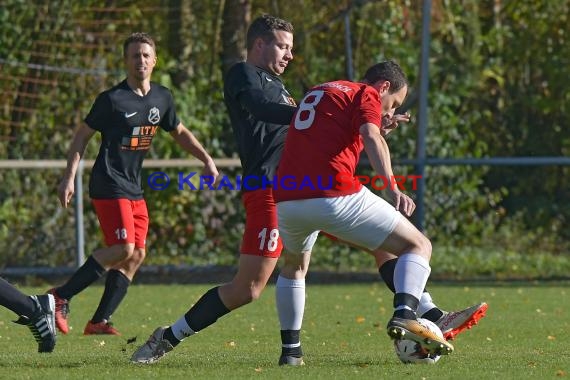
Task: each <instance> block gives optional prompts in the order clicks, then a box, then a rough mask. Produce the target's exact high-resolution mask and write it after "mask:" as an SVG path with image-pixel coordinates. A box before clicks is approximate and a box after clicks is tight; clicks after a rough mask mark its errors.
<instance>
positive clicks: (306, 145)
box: [273, 81, 382, 202]
mask: <svg viewBox="0 0 570 380" xmlns="http://www.w3.org/2000/svg"><path fill="white" fill-rule="evenodd" d="M381 110H382V107H381V103H380V95H379V94H378V91H376V90H375V89H374V88H373V87H371V86H369V85H366V84H364V83H354V82H349V81H336V82H328V83H324V84H321V85H318V86H316V87H313V88H312V89H311V90H310V91H309V92H308V93H307V94H306V95H305V97H304V98H303V100H302V101H301V103H300V104H299V107H298V109H297V112H296V113H295V116H294V118H293V121H291V125H290V128H289V132H288V133H287V138H286V140H285V148H284V151H283V155H282V156H281V161H280V163H279V168H278V170H277V184H276V186H274V191H273V192H274V196H275V200H276V201H277V202H280V201H288V200H294V199H308V198H323V197H338V196H343V195H349V194H353V193H356V192H358V191H359V190H360V189H361V188H362V185H361V184H360V183H357V182H355V180H354V174H355V170H356V165H357V163H358V160H359V159H360V152H362V149H363V148H364V145H363V143H362V137H361V136H360V126H362V125H363V124H366V123H372V124H376V125H377V126H378V128H380V127H381V125H382V123H381V120H382V116H381V113H382V111H381ZM349 181H350V182H352V183H351V184H350V185H349V186H347V184H348V182H349Z"/></svg>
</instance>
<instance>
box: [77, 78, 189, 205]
mask: <svg viewBox="0 0 570 380" xmlns="http://www.w3.org/2000/svg"><path fill="white" fill-rule="evenodd" d="M85 123H87V125H88V126H89V127H90V128H93V129H95V130H97V131H99V132H101V136H102V141H101V147H100V149H99V154H98V155H97V159H96V160H95V165H93V172H92V173H91V178H90V181H89V196H90V197H91V198H93V199H116V198H127V199H131V200H137V199H142V198H143V190H142V187H141V169H142V162H143V159H144V156H145V155H146V152H147V151H148V150H149V148H150V144H151V142H152V138H153V137H154V135H155V134H156V132H157V130H158V127H160V128H162V129H164V130H166V131H172V130H174V129H175V128H176V126H177V125H178V124H179V123H180V120H179V119H178V117H177V116H176V109H175V107H174V101H173V98H172V94H171V93H170V90H169V89H167V88H166V87H163V86H161V85H159V84H156V83H151V85H150V91H149V92H148V93H147V94H146V95H145V96H140V95H137V94H136V93H135V92H134V91H133V90H131V88H130V87H129V85H128V84H127V81H126V80H124V81H122V82H121V83H119V84H118V85H116V86H114V87H113V88H111V89H109V90H107V91H104V92H102V93H101V94H99V95H98V96H97V99H95V103H94V104H93V106H92V107H91V111H89V114H88V115H87V117H86V118H85Z"/></svg>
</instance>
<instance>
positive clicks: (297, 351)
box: [281, 330, 303, 358]
mask: <svg viewBox="0 0 570 380" xmlns="http://www.w3.org/2000/svg"><path fill="white" fill-rule="evenodd" d="M300 335H301V330H281V355H282V356H293V357H296V358H300V357H302V356H303V350H302V349H301V338H300Z"/></svg>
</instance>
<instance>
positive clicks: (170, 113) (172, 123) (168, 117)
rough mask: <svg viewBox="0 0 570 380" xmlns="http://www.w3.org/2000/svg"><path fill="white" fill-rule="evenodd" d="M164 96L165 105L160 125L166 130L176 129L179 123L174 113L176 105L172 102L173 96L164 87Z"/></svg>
mask: <svg viewBox="0 0 570 380" xmlns="http://www.w3.org/2000/svg"><path fill="white" fill-rule="evenodd" d="M165 94H166V95H165V96H166V97H167V107H166V112H165V113H164V115H163V117H162V119H161V121H160V127H161V128H162V129H164V130H165V131H167V132H171V131H173V130H175V129H176V127H177V126H178V124H180V119H179V118H178V115H177V114H176V105H175V104H174V97H173V96H172V92H170V90H168V89H165Z"/></svg>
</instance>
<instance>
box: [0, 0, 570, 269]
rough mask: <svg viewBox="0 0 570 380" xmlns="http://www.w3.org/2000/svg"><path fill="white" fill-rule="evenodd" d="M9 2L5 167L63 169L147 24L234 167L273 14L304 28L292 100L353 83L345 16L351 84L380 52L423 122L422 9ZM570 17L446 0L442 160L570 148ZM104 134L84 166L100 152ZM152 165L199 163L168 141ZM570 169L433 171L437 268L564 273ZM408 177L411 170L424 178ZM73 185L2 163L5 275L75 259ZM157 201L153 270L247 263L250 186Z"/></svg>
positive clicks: (184, 101)
mask: <svg viewBox="0 0 570 380" xmlns="http://www.w3.org/2000/svg"><path fill="white" fill-rule="evenodd" d="M2 3H3V6H2V8H0V41H1V43H0V68H1V72H0V94H1V96H0V159H37V160H53V159H65V157H66V152H67V149H68V146H69V141H70V139H71V137H72V134H73V130H74V128H75V126H76V125H77V124H78V123H79V122H80V120H82V118H83V117H84V116H85V115H86V113H87V112H88V110H89V108H90V106H91V104H92V102H93V100H94V98H95V96H96V95H97V94H98V93H99V92H100V91H102V90H104V89H106V88H108V87H110V86H112V85H113V84H115V83H117V82H118V81H120V80H122V78H123V77H124V72H123V64H122V42H123V40H124V38H125V37H126V36H127V35H129V34H130V33H131V32H134V31H145V32H148V33H150V34H151V35H153V36H154V37H155V39H156V42H157V50H158V57H159V62H158V65H157V68H156V69H155V73H154V75H153V80H154V81H156V82H159V83H161V84H163V85H165V86H167V87H170V88H171V89H172V91H173V92H174V95H175V100H176V105H177V112H178V113H179V116H180V117H181V120H182V121H183V122H184V124H186V125H187V126H188V127H189V128H190V129H191V130H192V131H193V132H194V133H195V134H196V135H197V136H198V138H199V139H200V140H201V141H202V142H203V143H204V144H205V145H206V147H207V148H208V149H209V151H210V152H211V154H212V155H213V156H214V157H236V153H235V145H234V142H233V135H232V133H231V127H230V125H229V120H228V117H227V115H226V110H225V106H224V104H223V96H222V95H223V94H222V86H223V85H222V78H223V73H224V71H225V70H227V68H228V67H229V66H231V65H232V64H233V63H235V62H237V61H240V60H243V59H244V57H245V31H246V29H247V25H248V24H249V22H250V21H251V20H252V19H253V18H255V17H257V16H258V15H260V14H262V13H270V14H273V15H276V16H279V17H282V18H285V19H288V20H290V21H291V22H292V23H293V25H294V27H295V48H294V54H295V59H294V61H293V62H292V64H291V65H290V66H289V68H288V70H287V72H286V73H285V74H284V76H283V80H284V82H285V84H286V86H287V88H288V89H289V90H290V92H291V93H292V94H293V95H294V97H295V98H297V99H300V98H301V97H302V94H303V92H304V91H305V90H306V89H307V88H309V87H310V86H312V85H314V84H317V83H320V82H324V81H327V80H332V79H340V78H349V76H350V74H351V72H350V71H349V69H348V65H347V62H349V61H347V59H348V57H347V55H346V47H347V46H346V41H345V31H346V26H347V25H346V24H345V20H346V19H348V20H349V27H350V31H351V34H350V37H351V38H350V47H351V52H352V56H351V57H350V59H351V61H350V62H352V65H353V68H354V79H358V78H360V76H361V75H362V74H363V73H364V70H365V69H366V68H367V67H368V66H369V65H371V64H373V63H375V62H377V61H379V60H384V59H395V60H396V61H398V62H399V63H400V64H401V66H402V67H403V68H404V70H405V71H406V72H407V73H408V76H409V80H410V83H411V87H412V93H411V95H410V96H409V99H408V102H407V104H406V105H405V106H406V107H407V108H408V109H409V111H410V112H411V113H412V115H415V114H417V108H418V104H417V88H418V84H419V66H420V65H419V63H420V47H421V28H422V1H416V0H384V1H366V0H340V1H336V2H331V1H326V0H314V1H311V0H200V1H198V0H146V1H143V2H141V1H134V0H133V1H129V0H106V1H100V0H99V1H96V0H81V1H72V0H50V1H42V0H40V1H37V2H33V3H32V2H29V1H25V0H3V2H2ZM569 8H570V0H553V1H549V2H543V1H535V0H482V1H481V0H434V1H433V2H432V14H431V46H430V61H429V62H430V83H429V88H430V91H429V99H428V103H429V120H428V135H427V155H428V157H434V158H436V157H437V158H464V157H473V158H483V157H509V156H515V157H516V156H568V155H570V130H569V129H568V125H570V123H569V121H570V113H569V112H568V111H570V110H569V109H568V108H569V107H570V79H569V78H570V62H569V61H570V43H568V38H569V33H570V30H569V29H570V27H569V25H570V23H569V22H568V14H569V13H570V12H569V10H570V9H569ZM415 121H416V120H415V119H413V120H412V123H410V124H409V125H405V126H401V127H400V128H399V130H398V131H397V132H396V133H393V134H391V135H390V137H389V144H390V148H391V151H392V156H393V158H394V159H398V158H414V155H415V149H416V148H415V147H416V133H417V130H416V129H415V128H414V125H415V123H414V122H415ZM94 140H95V141H92V142H91V143H90V145H89V147H88V150H87V154H86V158H91V159H92V158H95V156H96V154H97V147H98V145H97V143H98V141H97V139H94ZM147 157H148V158H166V159H168V158H186V157H187V155H186V154H185V153H184V152H182V151H181V150H180V149H179V148H178V146H177V145H175V143H174V141H173V140H172V139H171V138H170V137H169V136H168V135H167V134H166V133H162V134H159V135H158V136H157V138H156V139H155V142H154V143H153V147H152V150H151V151H150V152H149V154H148V156H147ZM196 169H198V168H179V169H168V170H166V169H165V170H163V171H165V172H167V173H169V174H172V175H176V173H178V172H179V171H183V172H185V173H189V172H190V171H192V170H196ZM155 170H157V169H150V168H148V169H145V173H146V174H148V173H150V172H152V171H155ZM569 170H570V168H569V167H568V166H529V167H524V166H495V167H489V166H435V167H429V168H428V169H427V172H426V179H427V188H426V220H425V227H426V234H427V235H428V236H429V237H430V238H431V239H432V240H433V242H434V252H435V254H434V260H435V262H436V264H435V265H434V272H436V271H438V270H439V271H440V272H439V273H444V274H446V275H455V276H469V275H474V276H477V275H491V276H495V277H497V276H509V275H515V276H516V274H517V270H518V268H517V265H518V264H512V265H511V264H509V260H515V259H513V257H519V258H520V255H523V256H524V257H528V258H532V257H540V260H538V261H536V260H535V261H532V262H531V264H529V266H530V267H533V268H535V270H536V273H534V275H536V276H548V275H557V274H558V273H559V272H558V271H561V272H560V273H567V269H568V268H567V267H563V266H561V265H559V263H560V261H556V260H565V261H564V262H565V263H568V252H569V248H570V230H569V229H568V228H567V226H568V223H569V221H570V176H569V175H568V172H569ZM362 171H363V172H367V170H366V169H365V168H363V169H362ZM395 171H396V172H397V173H400V174H411V173H412V172H413V168H412V167H405V166H399V167H397V168H396V169H395ZM239 173H240V170H239V168H234V169H227V170H224V174H226V175H228V176H230V177H231V176H235V175H238V174H239ZM87 174H89V171H88V170H87ZM146 174H145V175H146ZM60 176H61V170H55V169H45V170H31V169H26V170H15V169H0V183H2V186H1V187H0V262H1V263H2V265H3V266H8V267H10V266H68V267H69V266H73V265H74V257H75V255H74V249H75V231H74V223H75V219H74V215H73V212H72V210H63V209H61V207H60V206H59V204H58V201H57V197H56V187H57V184H58V181H59V178H60ZM145 194H146V199H147V202H148V204H149V211H150V216H151V229H150V232H149V237H148V244H149V255H148V258H147V263H148V264H190V265H206V264H233V263H235V257H236V255H237V252H238V248H239V243H240V238H241V233H242V230H243V222H244V220H243V219H244V216H243V208H242V206H241V204H240V199H239V194H238V193H237V192H235V191H234V192H232V191H217V192H207V191H202V192H199V191H189V190H185V191H179V190H177V189H175V188H174V187H173V186H171V188H169V189H168V190H165V191H152V190H151V189H148V188H147V189H146V193H145ZM84 199H85V205H86V210H85V223H86V244H87V246H86V252H87V253H89V252H90V251H91V250H93V249H95V248H96V247H98V246H100V244H101V235H100V233H99V231H98V224H97V220H96V217H95V214H94V213H93V211H92V209H91V205H90V203H89V199H88V197H87V194H85V195H84ZM440 253H441V254H440ZM545 255H546V256H545ZM544 257H547V258H546V259H544ZM525 260H527V259H525ZM528 260H530V259H528ZM552 260H554V261H552ZM371 262H372V261H371V260H370V259H369V258H367V257H366V255H363V254H361V253H360V252H357V251H355V250H352V249H349V248H345V247H340V246H335V245H333V244H331V243H330V242H328V241H326V239H324V240H322V241H319V244H318V245H317V248H316V251H315V254H314V259H313V263H314V265H316V266H317V267H321V268H325V269H332V270H355V269H362V268H367V267H370V264H371ZM516 262H519V261H516ZM537 262H539V263H540V264H537ZM437 268H439V269H437ZM557 270H558V271H557Z"/></svg>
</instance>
